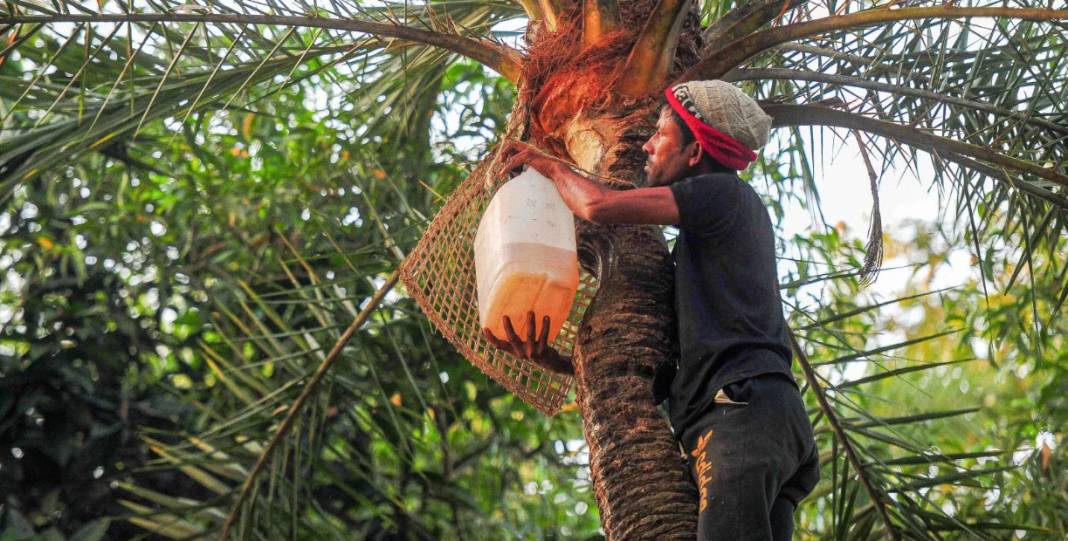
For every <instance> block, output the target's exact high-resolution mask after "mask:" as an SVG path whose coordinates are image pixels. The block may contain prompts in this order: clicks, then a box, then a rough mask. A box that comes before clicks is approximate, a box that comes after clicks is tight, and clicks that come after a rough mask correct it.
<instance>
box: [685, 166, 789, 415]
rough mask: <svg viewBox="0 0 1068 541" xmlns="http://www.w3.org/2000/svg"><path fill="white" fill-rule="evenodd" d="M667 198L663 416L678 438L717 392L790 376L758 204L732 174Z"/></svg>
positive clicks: (771, 242) (769, 238)
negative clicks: (670, 376)
mask: <svg viewBox="0 0 1068 541" xmlns="http://www.w3.org/2000/svg"><path fill="white" fill-rule="evenodd" d="M671 191H672V192H673V193H674V195H675V203H676V204H677V205H678V207H679V224H678V225H679V236H678V238H677V239H676V240H675V249H674V250H673V251H672V256H673V257H674V259H675V311H676V313H677V314H678V321H679V353H680V358H679V365H678V372H677V374H676V376H675V378H674V381H673V382H672V384H671V392H670V395H669V396H668V411H669V414H670V416H671V425H672V427H673V428H674V429H675V433H676V434H682V432H683V431H684V430H685V429H686V427H687V426H689V425H690V424H691V423H693V422H694V421H696V420H697V418H698V417H700V416H701V415H702V414H704V413H705V412H707V411H708V409H709V407H710V406H711V405H712V403H713V400H714V396H715V394H716V392H717V391H718V390H719V389H721V388H723V387H724V386H726V385H728V384H730V383H733V382H736V381H740V380H743V379H746V378H751V377H753V376H757V375H760V374H768V373H778V374H784V375H786V376H787V377H789V378H790V380H791V381H793V376H792V375H791V373H790V360H791V352H790V342H789V336H788V334H787V329H786V323H785V321H784V319H783V313H782V300H781V299H780V298H779V281H778V274H777V272H776V270H775V236H774V233H773V231H772V227H771V219H770V218H769V217H768V211H767V209H765V208H764V204H763V203H762V202H761V200H760V197H759V196H758V195H757V193H756V192H755V191H754V190H753V188H752V187H751V186H749V184H747V183H746V182H744V181H742V180H741V179H740V178H738V176H737V175H736V174H734V173H711V174H706V175H700V176H696V177H691V178H687V179H683V180H680V181H678V182H676V183H674V184H672V185H671Z"/></svg>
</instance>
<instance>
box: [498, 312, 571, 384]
mask: <svg viewBox="0 0 1068 541" xmlns="http://www.w3.org/2000/svg"><path fill="white" fill-rule="evenodd" d="M541 325H542V326H541V333H540V334H539V335H538V336H537V338H535V337H534V335H535V325H534V312H533V311H530V312H527V339H526V341H525V342H524V341H523V339H522V338H520V337H519V335H518V334H517V333H516V332H515V328H514V327H512V320H511V319H510V318H509V317H508V316H504V332H505V333H507V335H508V337H507V338H508V340H507V341H505V340H501V339H499V338H497V337H496V336H495V335H494V334H493V331H491V330H489V328H484V329H482V334H483V335H485V337H486V341H488V342H489V343H490V344H493V346H494V347H496V348H497V349H499V350H501V351H504V352H506V353H510V354H512V355H514V356H516V357H519V358H521V359H529V360H531V361H534V363H536V364H537V365H538V366H541V367H542V368H546V369H548V370H552V371H553V372H559V373H561V374H574V373H575V370H574V367H573V366H571V359H569V358H567V357H564V356H562V355H560V354H559V353H557V352H556V350H555V349H553V348H552V347H550V346H549V344H548V340H549V316H545V317H543V318H542V320H541Z"/></svg>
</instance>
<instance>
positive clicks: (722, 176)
mask: <svg viewBox="0 0 1068 541" xmlns="http://www.w3.org/2000/svg"><path fill="white" fill-rule="evenodd" d="M671 187H672V191H673V192H675V194H676V195H691V196H701V195H710V196H713V195H714V196H716V197H717V198H723V197H727V198H728V199H739V200H740V199H742V198H745V199H752V198H756V199H758V200H759V198H760V196H759V194H757V192H756V190H755V189H753V186H752V185H750V184H749V183H748V182H746V181H744V180H742V178H741V177H739V176H738V173H736V172H733V171H729V172H715V173H703V174H700V175H694V176H689V177H684V178H682V179H679V180H678V181H676V182H675V183H674V184H672V185H671Z"/></svg>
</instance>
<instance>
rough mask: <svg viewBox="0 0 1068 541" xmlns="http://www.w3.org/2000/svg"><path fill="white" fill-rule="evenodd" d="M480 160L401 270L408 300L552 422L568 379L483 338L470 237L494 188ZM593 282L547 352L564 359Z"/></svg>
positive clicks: (583, 287)
mask: <svg viewBox="0 0 1068 541" xmlns="http://www.w3.org/2000/svg"><path fill="white" fill-rule="evenodd" d="M492 169H493V167H492V166H491V161H490V160H485V161H483V162H482V163H481V164H479V166H478V167H476V168H475V170H474V171H473V172H472V173H471V175H470V176H468V177H467V179H466V180H465V181H464V182H463V184H461V185H460V187H459V188H457V189H456V190H455V191H454V192H453V194H452V195H451V196H450V197H449V199H448V201H446V203H445V206H444V207H442V209H441V211H440V212H438V215H437V216H435V217H434V220H433V221H432V222H431V223H430V226H429V227H428V228H427V230H426V233H425V234H424V235H423V238H422V239H421V240H420V241H419V243H418V245H416V247H415V249H414V250H413V251H412V252H411V253H409V254H408V258H407V259H406V261H405V262H404V265H403V266H402V267H401V280H402V281H403V282H404V285H405V287H406V288H407V289H408V293H409V294H410V295H411V296H412V298H414V299H415V301H416V302H417V303H418V304H419V306H420V308H422V310H423V313H425V314H426V316H427V317H428V318H429V319H430V321H431V323H433V324H434V327H435V328H437V330H438V331H439V332H441V334H443V335H444V336H445V338H446V339H447V340H448V341H449V342H451V343H452V344H453V345H454V346H456V349H458V350H459V351H460V353H461V354H463V356H464V357H466V358H467V360H469V361H470V362H471V363H472V364H474V365H475V366H477V367H478V368H479V369H480V370H482V372H483V373H485V374H486V375H487V376H489V377H490V378H492V379H494V380H495V381H497V382H498V383H500V384H501V385H503V386H504V387H505V388H506V389H508V390H509V391H511V392H512V393H514V394H515V395H516V396H518V397H520V398H521V399H523V400H524V401H526V402H527V403H528V404H530V405H532V406H534V407H535V408H537V409H539V410H540V411H542V412H544V413H546V414H548V415H552V414H554V413H556V412H557V411H559V409H560V406H562V405H563V403H564V401H565V400H566V399H567V397H568V393H569V392H570V390H571V383H572V378H571V377H570V376H566V375H562V374H557V373H555V372H551V371H548V370H546V369H544V368H542V367H540V366H538V365H536V364H534V363H532V362H530V361H527V360H525V359H520V358H517V357H513V356H512V355H509V354H507V353H504V352H502V351H500V350H498V349H497V348H495V347H493V346H492V345H491V344H490V343H489V342H487V341H486V340H485V338H484V337H483V336H482V327H481V326H480V325H479V321H478V298H477V296H476V289H475V250H474V242H475V232H476V230H477V229H478V223H479V220H481V218H482V213H483V212H484V211H485V210H486V207H487V206H489V203H490V200H491V199H492V198H493V194H494V193H496V191H497V188H498V187H500V185H502V184H504V182H506V181H507V180H508V179H507V178H503V177H504V175H501V177H502V178H499V179H496V178H493V175H491V174H490V171H491V170H492ZM596 290H597V280H596V278H594V277H593V276H592V275H590V274H588V273H586V272H585V271H582V272H581V274H580V278H579V287H578V293H577V294H576V296H575V302H574V304H573V305H572V307H571V313H570V315H569V316H568V320H567V321H566V322H565V323H564V325H563V328H562V329H561V331H560V334H559V335H558V336H557V337H556V340H554V341H553V343H552V346H553V347H554V348H556V350H557V351H559V352H560V353H562V354H565V355H566V354H569V353H570V352H571V351H572V350H573V349H574V345H575V336H576V333H577V331H578V327H579V323H580V321H581V320H582V315H583V314H584V313H585V311H586V307H587V306H589V304H590V300H591V299H592V295H593V294H594V293H595V292H596Z"/></svg>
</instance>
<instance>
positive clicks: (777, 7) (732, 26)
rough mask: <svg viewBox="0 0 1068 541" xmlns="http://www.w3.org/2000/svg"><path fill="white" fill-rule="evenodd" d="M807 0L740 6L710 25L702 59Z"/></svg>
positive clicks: (705, 36) (705, 34)
mask: <svg viewBox="0 0 1068 541" xmlns="http://www.w3.org/2000/svg"><path fill="white" fill-rule="evenodd" d="M806 1H807V0H764V1H763V2H749V3H748V4H744V5H741V6H738V7H736V8H734V9H732V10H730V11H729V12H727V14H726V15H724V16H722V17H720V18H719V19H717V20H716V21H714V22H713V23H711V24H709V25H708V28H706V29H705V31H704V42H705V47H704V49H703V50H702V51H701V57H702V58H707V57H708V53H711V52H712V51H714V50H716V49H718V48H719V47H718V44H720V43H730V42H732V41H734V40H736V39H738V38H739V37H741V36H744V35H747V34H750V33H752V32H755V31H756V30H757V29H759V28H760V27H761V26H764V25H765V24H767V23H769V22H771V21H773V20H775V19H776V18H778V17H779V16H781V14H783V13H786V12H787V11H789V10H791V9H794V8H796V7H797V6H800V5H801V4H803V3H805V2H806Z"/></svg>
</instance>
